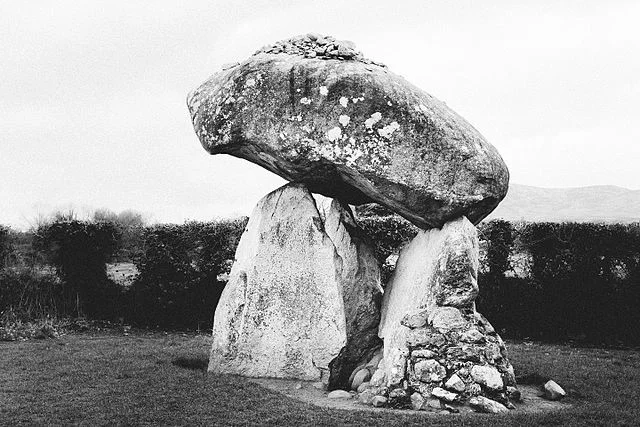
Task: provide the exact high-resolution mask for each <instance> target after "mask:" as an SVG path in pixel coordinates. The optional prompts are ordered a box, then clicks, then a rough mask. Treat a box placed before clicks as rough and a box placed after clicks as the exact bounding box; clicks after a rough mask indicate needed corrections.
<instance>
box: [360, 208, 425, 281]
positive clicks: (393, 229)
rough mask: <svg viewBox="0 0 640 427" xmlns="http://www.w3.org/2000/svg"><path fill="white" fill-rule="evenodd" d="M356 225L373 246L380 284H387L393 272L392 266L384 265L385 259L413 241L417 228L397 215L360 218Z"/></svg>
mask: <svg viewBox="0 0 640 427" xmlns="http://www.w3.org/2000/svg"><path fill="white" fill-rule="evenodd" d="M358 224H359V225H360V227H361V228H362V229H363V230H364V232H365V233H366V234H367V235H368V236H369V237H370V238H371V241H372V242H373V244H374V245H375V252H376V257H377V258H378V262H379V263H380V265H381V270H382V271H381V273H382V282H383V283H387V282H388V281H389V279H390V278H391V274H392V273H393V270H394V265H393V264H391V265H390V264H388V263H386V260H387V258H388V257H389V256H390V255H392V254H397V253H398V252H399V251H400V249H401V248H402V246H404V245H405V244H406V243H407V242H409V241H410V240H411V239H413V237H414V236H415V235H416V233H417V232H418V228H417V227H416V226H415V225H413V224H411V223H410V222H409V221H407V220H406V219H404V218H401V217H399V216H398V215H386V216H361V217H359V218H358Z"/></svg>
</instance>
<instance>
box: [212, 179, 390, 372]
mask: <svg viewBox="0 0 640 427" xmlns="http://www.w3.org/2000/svg"><path fill="white" fill-rule="evenodd" d="M321 211H322V213H321V212H320V211H319V210H318V207H317V205H316V201H315V200H314V198H313V197H312V196H311V193H309V191H308V190H307V189H306V188H305V187H304V186H302V185H296V184H289V185H286V186H284V187H281V188H280V189H278V190H276V191H274V192H272V193H270V194H269V195H267V196H265V197H264V198H263V199H262V200H261V201H260V202H259V203H258V205H257V206H256V208H255V209H254V211H253V213H252V215H251V218H250V219H249V222H248V224H247V227H246V229H245V232H244V234H243V236H242V238H241V239H240V243H239V245H238V249H237V251H236V260H235V262H234V265H233V267H232V270H231V273H230V277H229V282H228V284H227V286H226V287H225V289H224V292H223V294H222V296H221V298H220V301H219V303H218V307H217V309H216V315H215V318H214V325H213V345H212V348H211V356H210V360H209V371H211V372H218V373H233V374H241V375H246V376H253V377H276V378H299V379H306V380H318V379H322V380H323V381H325V382H327V381H329V374H330V373H329V369H330V367H331V365H332V362H334V361H335V360H336V358H338V356H339V355H343V356H342V359H339V360H342V362H341V363H338V366H343V365H349V364H356V363H358V361H353V360H352V359H353V358H358V357H362V355H363V354H368V353H371V352H373V351H375V348H376V347H379V346H380V342H379V338H377V336H376V334H375V325H377V324H378V322H379V299H380V293H381V287H380V278H379V271H378V266H377V264H376V263H375V262H372V261H371V260H370V259H369V258H368V257H369V256H373V255H372V252H370V249H367V248H366V244H365V243H364V241H362V240H361V238H360V237H358V236H357V235H356V234H357V233H356V232H355V231H356V229H355V222H353V218H352V216H351V212H350V211H349V210H348V207H345V206H343V205H341V204H340V203H338V202H335V201H329V203H328V204H327V203H326V202H325V203H324V204H323V207H322V209H321ZM334 363H336V362H334ZM345 372H346V369H344V368H342V369H336V372H335V373H332V374H331V375H332V377H333V378H334V380H333V381H334V382H336V383H340V382H341V381H342V382H345V381H346V380H345V379H344V376H345V375H346V377H347V379H348V376H349V374H350V373H351V372H350V371H349V372H348V373H345Z"/></svg>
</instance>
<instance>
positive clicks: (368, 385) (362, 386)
mask: <svg viewBox="0 0 640 427" xmlns="http://www.w3.org/2000/svg"><path fill="white" fill-rule="evenodd" d="M371 387H372V386H371V383H369V382H368V381H367V382H364V383H362V384H360V385H359V386H358V388H357V389H356V391H357V392H358V393H362V392H363V391H365V390H366V389H368V388H371Z"/></svg>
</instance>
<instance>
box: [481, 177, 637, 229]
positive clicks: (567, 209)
mask: <svg viewBox="0 0 640 427" xmlns="http://www.w3.org/2000/svg"><path fill="white" fill-rule="evenodd" d="M494 218H503V219H508V220H511V221H519V220H526V221H554V222H560V221H576V222H586V221H594V222H624V223H628V222H640V190H629V189H627V188H622V187H616V186H613V185H596V186H591V187H578V188H540V187H531V186H528V185H519V184H511V185H510V186H509V192H508V193H507V197H505V199H504V200H503V201H502V203H500V205H498V207H497V208H496V210H495V211H493V212H492V213H491V215H489V217H488V218H487V220H490V219H494Z"/></svg>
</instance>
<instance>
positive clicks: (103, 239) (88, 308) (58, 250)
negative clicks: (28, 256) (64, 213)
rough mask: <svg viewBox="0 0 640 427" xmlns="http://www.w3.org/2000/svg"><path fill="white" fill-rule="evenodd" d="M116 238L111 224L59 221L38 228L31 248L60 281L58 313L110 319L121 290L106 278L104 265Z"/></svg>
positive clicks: (113, 251) (112, 252)
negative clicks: (59, 308)
mask: <svg viewBox="0 0 640 427" xmlns="http://www.w3.org/2000/svg"><path fill="white" fill-rule="evenodd" d="M118 239H119V236H118V233H117V230H116V228H115V227H114V225H113V224H111V223H106V222H98V223H93V222H87V221H79V220H75V219H71V220H66V219H59V220H56V221H54V222H52V223H49V224H45V225H42V226H40V227H38V229H37V230H36V232H35V235H34V239H33V246H34V248H35V249H36V250H37V251H39V252H40V253H41V254H42V255H44V257H45V259H46V260H47V261H48V263H49V264H50V265H53V266H54V267H55V269H56V271H57V273H58V276H59V277H60V279H61V280H62V284H63V286H62V288H61V293H62V296H61V298H60V300H61V301H63V303H64V309H62V310H60V311H61V312H62V314H68V315H73V316H83V315H84V316H89V317H94V318H112V317H114V313H115V312H117V311H118V310H119V301H120V294H121V292H122V290H121V289H120V288H119V287H118V286H116V285H115V283H113V282H111V281H110V280H109V279H108V278H107V273H106V263H107V261H108V260H109V259H110V258H111V256H112V255H113V254H114V253H115V251H116V249H117V242H118Z"/></svg>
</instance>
